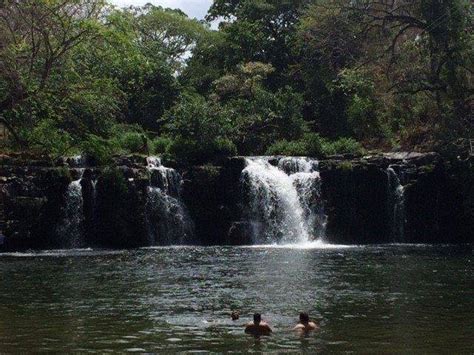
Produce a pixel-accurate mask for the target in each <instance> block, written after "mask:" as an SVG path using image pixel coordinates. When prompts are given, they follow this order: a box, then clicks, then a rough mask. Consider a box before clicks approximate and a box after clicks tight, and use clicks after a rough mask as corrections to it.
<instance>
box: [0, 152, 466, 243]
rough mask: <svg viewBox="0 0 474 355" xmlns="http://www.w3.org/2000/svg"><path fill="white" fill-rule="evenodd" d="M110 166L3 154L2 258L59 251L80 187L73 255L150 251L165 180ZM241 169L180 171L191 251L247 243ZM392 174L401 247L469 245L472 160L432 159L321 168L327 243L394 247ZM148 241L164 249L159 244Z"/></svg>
mask: <svg viewBox="0 0 474 355" xmlns="http://www.w3.org/2000/svg"><path fill="white" fill-rule="evenodd" d="M80 164H84V165H83V166H80ZM115 165H116V167H115V168H107V169H100V168H97V167H93V166H90V165H89V162H87V161H86V162H81V161H78V160H77V159H73V160H71V161H69V162H68V161H67V160H66V159H59V160H58V161H56V162H49V161H48V160H47V159H44V158H40V159H37V158H35V157H25V156H13V157H11V156H4V155H0V193H1V199H0V207H3V213H0V228H1V231H0V232H1V233H2V234H3V235H4V236H5V237H4V238H2V241H3V244H1V245H0V251H7V250H9V251H16V250H25V249H52V248H61V247H64V244H63V242H64V241H63V239H62V238H63V237H62V236H61V235H60V233H59V232H58V225H59V223H60V221H61V220H62V219H64V210H65V206H66V204H67V203H66V202H67V201H66V199H67V191H68V188H69V187H70V186H71V182H72V181H74V180H75V181H78V179H79V178H80V179H81V180H80V194H81V196H80V197H81V201H82V205H81V206H82V213H83V217H82V219H81V223H82V224H81V230H82V231H83V236H82V239H81V241H80V243H79V246H81V247H85V246H91V247H104V248H135V247H140V246H146V245H150V243H151V241H150V238H149V231H148V229H147V228H148V227H147V226H148V225H147V223H148V222H149V221H147V210H146V204H147V189H148V187H149V186H150V184H155V185H154V186H161V185H162V184H163V183H164V182H163V181H161V180H160V179H162V177H161V175H160V174H158V173H157V171H150V170H148V169H147V168H146V165H147V162H146V159H145V158H144V157H141V156H131V157H117V158H115ZM245 165H246V163H245V159H244V158H242V157H235V158H230V159H227V160H223V161H222V162H221V163H220V164H219V165H208V166H193V167H181V169H180V173H181V175H182V177H183V184H182V186H181V199H182V201H183V203H184V204H185V205H186V207H187V210H188V212H189V215H190V217H191V219H192V220H193V222H194V226H195V228H194V229H195V230H194V239H193V243H196V244H202V245H212V244H227V245H246V244H252V242H253V241H252V226H251V225H250V224H249V223H248V222H247V221H246V220H245V216H246V212H247V211H246V207H245V206H248V201H246V199H247V198H248V196H247V194H246V193H245V191H246V190H245V189H246V187H245V184H244V183H242V181H241V172H242V170H243V169H244V168H245ZM389 167H390V169H392V172H393V173H395V174H396V175H397V177H398V178H399V182H398V180H397V183H401V186H402V187H403V190H402V191H403V194H404V196H403V197H404V199H403V200H404V215H403V221H402V223H403V240H402V241H403V242H408V243H467V242H472V235H473V231H474V166H473V161H472V160H471V161H455V162H446V161H443V160H442V159H441V158H440V157H439V156H438V155H436V154H432V153H430V154H418V153H395V154H384V155H378V156H373V157H364V158H358V159H355V158H353V157H348V156H340V157H331V158H329V159H326V160H323V161H321V162H320V164H319V170H320V174H321V181H322V183H321V193H322V198H323V200H324V206H325V207H324V210H325V214H326V215H327V228H326V241H328V242H332V243H346V244H350V243H355V244H364V243H388V242H394V240H393V237H392V235H391V233H390V230H391V228H392V227H393V226H391V223H393V218H392V219H391V218H390V214H391V213H393V211H392V209H393V205H390V203H389V202H390V201H389V196H390V194H391V193H393V191H391V190H393V189H394V186H396V184H394V182H393V181H392V182H390V180H389V174H388V172H387V169H388V168H389ZM160 184H161V185H160ZM1 209H2V208H0V212H1ZM2 219H3V220H2ZM155 222H156V223H159V221H155ZM399 222H400V221H399ZM153 242H154V243H157V244H162V243H165V242H166V241H165V240H164V239H163V240H161V239H160V236H158V240H154V241H153Z"/></svg>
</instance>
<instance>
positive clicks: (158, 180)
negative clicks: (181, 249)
mask: <svg viewBox="0 0 474 355" xmlns="http://www.w3.org/2000/svg"><path fill="white" fill-rule="evenodd" d="M147 164H148V165H147V169H148V170H149V172H150V185H149V186H148V187H147V202H146V224H147V233H148V238H149V242H150V244H151V245H157V244H158V245H160V244H161V245H171V244H183V243H186V242H190V241H191V239H192V237H193V234H194V233H193V229H194V226H193V222H192V220H191V218H190V217H189V214H188V211H187V208H186V206H185V205H184V203H183V202H182V201H181V198H180V190H181V184H182V178H181V176H180V174H179V173H178V172H177V171H176V170H174V169H171V168H167V167H165V166H163V165H162V164H161V160H160V159H159V158H158V157H148V158H147Z"/></svg>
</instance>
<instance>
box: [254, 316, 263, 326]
mask: <svg viewBox="0 0 474 355" xmlns="http://www.w3.org/2000/svg"><path fill="white" fill-rule="evenodd" d="M261 321H262V316H261V315H260V313H254V314H253V322H254V323H255V324H256V325H258V324H260V322H261Z"/></svg>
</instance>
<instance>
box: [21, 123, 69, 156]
mask: <svg viewBox="0 0 474 355" xmlns="http://www.w3.org/2000/svg"><path fill="white" fill-rule="evenodd" d="M28 140H29V142H30V145H31V148H32V149H34V150H36V151H39V152H40V153H49V154H51V155H53V157H59V156H61V155H65V154H67V153H71V150H72V148H73V139H72V137H71V135H70V134H69V133H67V132H66V131H65V130H63V129H61V128H58V125H57V124H56V122H54V121H52V120H43V121H41V122H40V123H39V124H38V125H37V126H36V127H35V128H34V129H33V130H32V131H31V133H30V134H29V136H28Z"/></svg>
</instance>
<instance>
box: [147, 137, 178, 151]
mask: <svg viewBox="0 0 474 355" xmlns="http://www.w3.org/2000/svg"><path fill="white" fill-rule="evenodd" d="M172 142H173V141H172V139H171V138H168V137H156V138H154V139H153V140H152V141H151V143H150V145H151V148H150V151H151V152H152V153H153V154H165V153H167V152H168V150H169V147H170V146H171V143H172Z"/></svg>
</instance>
